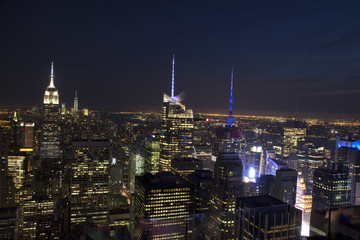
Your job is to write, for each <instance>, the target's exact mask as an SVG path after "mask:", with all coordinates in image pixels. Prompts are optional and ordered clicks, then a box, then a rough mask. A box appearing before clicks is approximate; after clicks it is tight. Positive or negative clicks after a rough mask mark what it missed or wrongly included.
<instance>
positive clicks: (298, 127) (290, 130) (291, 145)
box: [282, 121, 306, 157]
mask: <svg viewBox="0 0 360 240" xmlns="http://www.w3.org/2000/svg"><path fill="white" fill-rule="evenodd" d="M305 137H306V125H305V124H304V123H303V122H300V121H288V122H286V124H285V126H284V136H283V148H282V155H283V157H288V156H290V155H291V154H295V153H296V152H297V149H298V145H299V141H303V139H304V138H305Z"/></svg>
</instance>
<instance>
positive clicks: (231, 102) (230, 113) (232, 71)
mask: <svg viewBox="0 0 360 240" xmlns="http://www.w3.org/2000/svg"><path fill="white" fill-rule="evenodd" d="M233 80H234V69H233V68H232V69H231V85H230V107H229V119H228V125H229V126H232V124H233V116H232V104H233Z"/></svg>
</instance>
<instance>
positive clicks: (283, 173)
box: [271, 168, 298, 206]
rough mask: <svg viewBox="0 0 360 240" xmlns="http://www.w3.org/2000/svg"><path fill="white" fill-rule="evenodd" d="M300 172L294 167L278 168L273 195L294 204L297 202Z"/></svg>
mask: <svg viewBox="0 0 360 240" xmlns="http://www.w3.org/2000/svg"><path fill="white" fill-rule="evenodd" d="M297 178H298V173H297V171H296V170H294V169H290V168H287V169H286V168H285V169H278V170H276V176H275V181H274V193H273V194H271V195H272V196H273V197H276V198H277V199H279V200H281V201H284V202H286V203H288V204H290V205H292V206H294V205H295V203H296V184H297Z"/></svg>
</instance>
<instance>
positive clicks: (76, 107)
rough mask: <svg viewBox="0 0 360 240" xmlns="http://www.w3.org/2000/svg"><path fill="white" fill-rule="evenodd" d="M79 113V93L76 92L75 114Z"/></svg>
mask: <svg viewBox="0 0 360 240" xmlns="http://www.w3.org/2000/svg"><path fill="white" fill-rule="evenodd" d="M77 111H79V99H78V97H77V91H75V97H74V112H75V113H76V112H77Z"/></svg>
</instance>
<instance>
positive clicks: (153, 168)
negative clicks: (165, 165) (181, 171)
mask: <svg viewBox="0 0 360 240" xmlns="http://www.w3.org/2000/svg"><path fill="white" fill-rule="evenodd" d="M144 155H145V172H146V173H151V174H155V173H157V172H159V170H160V166H159V165H160V142H159V141H158V140H157V139H155V138H147V139H146V141H145V154H144Z"/></svg>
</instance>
